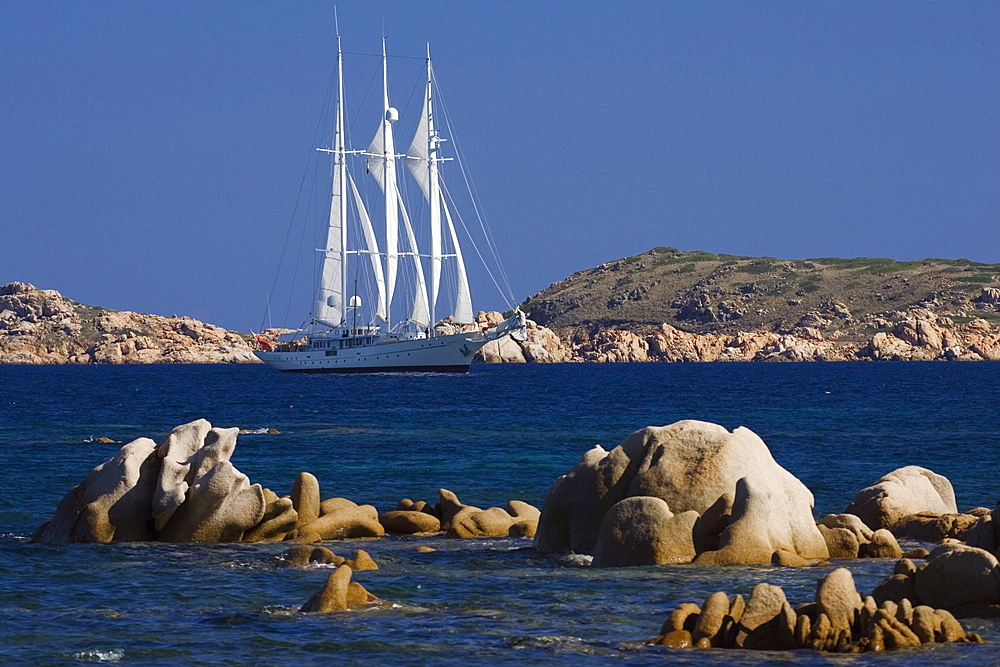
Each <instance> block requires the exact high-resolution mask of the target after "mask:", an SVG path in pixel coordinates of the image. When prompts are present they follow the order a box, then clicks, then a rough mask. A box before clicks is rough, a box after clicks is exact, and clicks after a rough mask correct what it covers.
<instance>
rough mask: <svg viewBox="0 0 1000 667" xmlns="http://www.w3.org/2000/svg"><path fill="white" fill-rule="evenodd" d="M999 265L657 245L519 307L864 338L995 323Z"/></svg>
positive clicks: (697, 328)
mask: <svg viewBox="0 0 1000 667" xmlns="http://www.w3.org/2000/svg"><path fill="white" fill-rule="evenodd" d="M998 297H1000V264H980V263H976V262H971V261H969V260H965V259H958V260H947V259H925V260H921V261H915V262H898V261H895V260H891V259H878V258H856V259H837V258H816V259H805V260H782V259H775V258H773V257H740V256H736V255H716V254H713V253H709V252H680V251H678V250H676V249H674V248H654V249H653V250H650V251H649V252H646V253H643V254H641V255H636V256H634V257H626V258H624V259H620V260H617V261H613V262H608V263H606V264H602V265H601V266H598V267H595V268H593V269H588V270H586V271H578V272H577V273H574V274H573V275H571V276H569V277H568V278H566V279H565V280H561V281H558V282H556V283H553V284H552V285H550V286H549V287H548V288H547V289H544V290H542V291H541V292H539V293H538V294H536V295H534V296H532V297H530V298H529V299H527V300H526V301H525V302H524V304H523V305H522V309H523V310H524V311H525V312H526V313H527V314H528V316H529V317H530V318H531V319H533V320H534V321H536V322H537V323H538V324H540V325H543V326H546V327H549V328H551V329H553V330H554V331H556V332H557V333H559V334H560V335H561V336H562V337H563V338H564V339H570V340H575V341H579V340H581V339H587V338H590V337H592V336H594V335H596V334H597V333H598V332H599V331H603V330H608V329H622V330H628V331H633V332H650V331H653V330H654V329H655V328H658V327H660V326H661V325H663V324H669V325H670V326H672V327H674V328H676V329H679V330H681V331H683V332H689V333H695V334H716V335H719V334H726V335H737V334H740V333H741V332H747V331H766V332H774V333H780V334H795V335H802V336H803V337H805V338H807V339H809V338H811V339H815V338H816V336H817V333H821V337H823V338H825V339H827V340H834V339H837V340H841V341H842V342H857V343H863V342H864V341H866V340H867V339H869V338H870V337H871V336H872V335H873V333H876V332H879V331H890V330H891V329H892V328H893V327H894V326H895V325H898V324H899V323H901V322H903V321H905V320H906V319H912V316H911V315H909V314H908V313H909V312H910V311H912V310H914V309H925V310H930V311H933V312H934V313H935V314H936V315H937V316H938V317H947V318H949V319H950V320H951V324H955V325H962V324H966V323H968V322H971V321H973V320H976V319H983V320H986V321H988V322H991V323H994V324H996V323H997V322H1000V314H998V313H997V308H998V300H1000V298H998Z"/></svg>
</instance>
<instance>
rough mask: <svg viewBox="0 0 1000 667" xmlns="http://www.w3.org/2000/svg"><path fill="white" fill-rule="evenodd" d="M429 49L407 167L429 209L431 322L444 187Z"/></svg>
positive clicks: (436, 289)
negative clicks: (440, 165) (425, 77)
mask: <svg viewBox="0 0 1000 667" xmlns="http://www.w3.org/2000/svg"><path fill="white" fill-rule="evenodd" d="M431 82H432V73H431V55H430V46H428V47H427V86H426V88H425V91H424V105H423V110H422V111H421V114H420V123H419V124H418V125H417V131H416V134H415V135H414V136H413V141H412V142H411V143H410V148H409V150H408V151H407V157H406V166H407V167H408V168H409V169H410V173H411V174H413V177H414V178H415V179H416V181H417V183H418V184H419V185H420V191H421V192H422V193H423V195H424V199H425V200H427V203H428V206H429V209H430V220H429V225H430V237H431V253H430V264H431V284H430V313H429V316H430V319H431V321H432V322H433V321H434V320H435V319H436V318H435V308H436V304H437V298H438V292H439V291H440V287H441V188H440V184H439V180H438V178H439V177H438V164H437V162H438V156H437V150H438V143H439V140H438V136H437V131H436V130H435V129H434V108H433V86H432V85H431Z"/></svg>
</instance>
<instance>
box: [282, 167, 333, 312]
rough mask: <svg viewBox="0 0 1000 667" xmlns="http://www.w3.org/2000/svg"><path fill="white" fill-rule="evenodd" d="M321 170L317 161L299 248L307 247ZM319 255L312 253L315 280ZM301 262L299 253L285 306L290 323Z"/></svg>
mask: <svg viewBox="0 0 1000 667" xmlns="http://www.w3.org/2000/svg"><path fill="white" fill-rule="evenodd" d="M319 168H320V167H319V160H317V161H316V162H315V167H314V168H313V178H312V185H311V187H310V188H309V197H308V198H307V199H306V211H305V214H304V216H303V217H304V218H305V222H304V223H303V224H302V235H301V237H300V238H299V247H300V248H303V247H305V242H306V229H307V228H308V226H309V225H308V224H306V223H307V222H308V221H309V216H310V212H311V211H312V203H313V201H315V199H316V181H317V180H318V178H319V177H318V176H317V172H318V171H319ZM314 233H315V232H314ZM316 245H317V244H313V247H314V248H315V247H316ZM324 245H325V243H324ZM318 254H319V253H316V252H313V253H312V255H313V260H312V265H313V277H314V278H315V275H316V255H318ZM301 261H302V253H301V252H299V253H297V254H296V255H295V267H294V269H293V270H292V282H291V286H290V287H289V299H288V304H287V305H286V306H285V319H284V321H285V322H288V314H289V311H290V310H291V307H292V299H291V295H292V292H294V290H295V280H296V278H298V275H299V264H300V263H301ZM313 308H315V304H313V307H312V308H310V309H309V313H310V315H315V313H314V312H312V310H313Z"/></svg>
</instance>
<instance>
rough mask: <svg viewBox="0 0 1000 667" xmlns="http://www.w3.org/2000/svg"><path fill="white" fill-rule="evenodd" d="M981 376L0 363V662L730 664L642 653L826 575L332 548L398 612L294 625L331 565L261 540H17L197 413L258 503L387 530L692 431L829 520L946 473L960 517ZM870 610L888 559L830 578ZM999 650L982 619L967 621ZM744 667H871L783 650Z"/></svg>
mask: <svg viewBox="0 0 1000 667" xmlns="http://www.w3.org/2000/svg"><path fill="white" fill-rule="evenodd" d="M998 401H1000V364H995V363H985V362H984V363H950V364H948V363H905V364H889V363H884V364H872V363H868V364H866V363H857V364H854V363H837V364H705V365H684V364H642V365H633V364H607V365H596V364H575V365H555V366H535V365H527V366H523V365H522V366H484V367H474V369H473V371H472V372H471V373H469V374H468V375H460V376H456V375H406V376H392V375H372V376H321V375H307V376H299V375H282V374H277V373H274V372H272V371H269V370H268V369H266V368H262V367H260V366H153V367H148V366H146V367H143V366H135V367H87V366H83V367H2V366H0V489H3V494H2V495H0V551H2V554H0V556H2V557H0V582H2V585H0V618H2V619H3V620H2V621H0V661H3V660H5V659H6V660H12V661H15V662H34V663H40V664H67V663H70V664H72V663H90V662H100V661H110V662H121V663H129V664H171V665H175V664H176V665H180V664H184V665H187V664H244V663H256V664H330V663H348V664H351V663H362V662H365V663H369V662H371V661H375V662H377V663H383V664H453V663H454V664H466V663H469V662H472V663H487V662H492V663H514V662H525V661H530V662H537V663H550V664H568V663H572V662H575V661H578V660H580V659H582V658H585V657H591V656H593V659H596V660H600V661H602V662H603V661H609V660H627V661H629V662H633V663H639V664H647V663H648V664H653V663H657V664H658V663H661V662H662V661H663V660H664V659H665V658H668V659H670V660H673V661H690V662H692V663H693V662H699V663H701V662H704V661H706V660H708V661H720V662H726V661H731V660H733V659H735V657H736V656H737V654H734V653H731V652H730V653H725V652H707V653H706V652H697V653H695V652H680V653H678V652H669V651H668V650H666V649H663V648H652V647H645V646H642V645H641V640H642V639H644V638H646V637H650V636H653V635H655V634H656V632H657V630H658V628H659V626H660V624H661V623H662V621H663V619H664V618H665V616H666V615H667V614H668V613H669V610H670V609H671V608H672V607H673V606H676V604H678V603H679V602H683V601H696V602H701V601H702V600H703V599H704V598H705V597H706V596H707V595H708V594H710V593H712V592H714V591H716V590H726V591H728V592H731V593H735V592H743V593H745V594H747V593H749V591H750V590H751V589H752V588H753V586H754V585H755V584H756V583H758V582H760V581H768V582H771V583H775V584H780V585H782V586H784V587H785V590H786V593H787V594H788V597H789V598H790V599H791V600H792V601H793V602H800V601H805V600H809V599H811V598H812V594H813V590H814V588H815V582H816V580H817V579H818V578H819V577H820V576H822V575H823V574H824V573H825V572H826V571H827V570H828V568H804V569H790V568H789V569H781V568H771V567H727V568H711V569H707V568H694V567H690V566H671V567H660V568H633V569H626V570H603V571H602V570H587V569H569V568H561V567H557V566H555V565H554V564H552V563H550V562H549V561H547V560H545V559H541V558H538V557H536V556H535V555H534V553H533V551H532V549H531V544H530V541H528V540H520V539H503V540H468V541H458V540H448V539H444V538H441V539H438V538H435V539H432V540H424V541H421V542H419V543H420V544H429V545H431V546H434V547H435V548H437V549H438V550H437V551H436V552H433V553H429V554H421V553H416V552H415V551H414V547H415V546H416V545H417V544H418V542H417V541H416V540H414V539H399V538H395V539H392V538H390V539H383V540H377V541H367V542H357V541H355V542H343V543H331V544H330V546H331V547H332V548H333V549H334V551H337V552H338V553H343V554H344V555H348V553H347V552H349V551H350V550H352V549H354V548H358V547H359V546H360V547H363V548H365V549H367V550H368V551H369V552H370V553H371V554H372V555H373V556H374V557H375V559H376V560H377V561H378V562H379V563H380V565H381V570H379V571H377V572H362V573H357V574H356V575H355V577H356V579H358V580H360V581H361V582H362V583H363V584H364V585H365V586H366V587H367V588H368V589H369V590H370V591H372V592H373V593H375V594H376V595H378V596H379V597H381V598H383V599H386V600H392V601H395V602H396V603H397V604H395V605H392V606H385V607H380V608H376V609H371V610H367V611H363V612H357V613H350V614H333V615H299V614H296V613H295V611H296V610H297V609H298V607H299V606H301V604H302V603H303V602H305V600H306V599H307V598H308V597H309V596H310V595H311V594H312V593H313V592H314V591H315V590H316V589H317V588H319V586H320V585H321V583H322V582H323V580H324V579H325V577H326V575H327V574H328V573H329V570H324V569H322V568H307V569H304V570H285V569H279V568H277V567H275V563H276V559H275V556H277V555H278V554H280V553H281V552H282V551H283V549H284V547H283V546H282V545H280V544H278V545H275V544H255V545H156V544H134V545H115V546H110V545H103V546H102V545H67V546H39V545H28V544H25V539H26V538H27V537H28V536H30V534H31V533H32V532H33V530H34V529H35V527H37V526H38V525H39V524H41V523H42V522H44V521H46V520H47V519H48V518H49V517H50V516H51V514H52V511H53V510H54V508H55V505H56V503H57V502H58V501H59V499H60V498H61V497H62V496H63V495H64V494H65V493H66V491H68V490H69V489H70V488H71V487H72V486H74V485H75V484H77V483H78V482H79V481H80V480H81V479H82V478H83V477H84V476H85V475H86V473H87V472H88V471H89V470H90V468H92V467H93V466H95V465H97V464H98V463H100V462H102V461H104V460H105V459H107V458H109V457H110V456H112V455H113V454H114V453H115V452H116V451H117V449H118V447H119V446H120V445H102V444H95V443H89V442H86V441H87V440H89V439H91V438H93V437H97V436H107V437H110V438H113V439H115V440H119V441H128V440H131V439H133V438H136V437H140V436H147V437H151V438H153V439H154V440H160V439H162V437H163V436H164V435H165V434H166V433H167V432H168V431H169V430H170V429H171V428H173V427H174V426H176V425H178V424H181V423H184V422H187V421H190V420H192V419H196V418H198V417H205V418H207V419H208V420H209V421H211V422H212V423H213V424H214V425H217V426H239V427H241V428H251V429H255V428H264V427H270V428H275V429H278V430H279V431H280V432H281V433H280V434H276V435H275V434H272V435H241V436H240V438H239V445H238V447H237V450H236V453H235V455H234V457H233V462H234V464H235V465H236V466H237V468H239V469H240V470H242V471H243V472H245V473H247V474H248V475H249V476H250V478H251V480H252V481H254V482H259V483H261V484H263V485H264V486H267V487H270V488H272V489H273V490H275V491H276V492H277V493H279V494H284V493H288V491H289V490H290V487H291V483H292V480H293V479H294V477H295V475H296V474H298V473H299V472H300V471H303V470H308V471H310V472H312V473H314V474H315V475H316V476H317V477H318V478H319V480H320V483H321V486H322V490H323V497H332V496H345V497H348V498H351V499H352V500H355V501H357V502H363V503H370V504H374V505H375V506H377V507H378V508H379V509H380V510H387V509H391V508H392V506H394V505H395V503H396V501H398V500H399V499H400V498H403V497H409V498H413V499H426V500H429V501H433V500H435V498H436V495H437V489H438V488H440V487H445V488H449V489H451V490H452V491H454V492H456V493H457V494H458V496H459V498H460V499H461V500H462V501H463V502H466V503H469V504H474V505H479V506H481V507H487V506H495V505H499V506H503V505H504V504H505V503H506V502H507V501H508V500H510V499H514V498H517V499H521V500H525V501H528V502H530V503H533V504H536V505H538V506H540V505H541V503H542V501H543V499H544V496H545V493H546V491H547V490H548V488H549V486H550V485H551V483H552V481H553V480H554V479H555V478H556V477H557V476H558V475H560V474H563V473H565V472H567V471H568V470H569V468H570V467H571V466H572V465H573V464H574V463H575V462H576V460H577V459H578V458H579V456H580V455H581V454H582V453H583V452H584V451H585V450H586V449H588V448H589V447H590V446H592V445H593V444H595V443H601V444H603V445H605V446H606V447H610V446H614V445H616V444H618V443H619V442H620V441H621V440H622V439H624V438H625V436H627V435H628V434H629V433H630V432H632V431H634V430H636V429H638V428H641V427H643V426H646V425H662V424H669V423H671V422H673V421H676V420H679V419H703V420H707V421H712V422H716V423H719V424H722V425H724V426H726V427H727V428H730V429H732V428H735V427H737V426H746V427H748V428H750V429H752V430H753V431H755V432H756V433H757V434H758V435H760V436H761V437H762V438H763V439H764V441H765V442H766V443H767V444H768V446H769V447H770V449H771V452H772V454H773V455H774V458H775V459H776V460H777V461H778V463H780V464H781V465H783V466H784V467H785V468H787V469H788V470H790V471H791V472H792V473H793V474H795V475H796V476H798V477H799V478H800V479H801V480H802V481H803V482H805V484H806V485H807V486H808V487H809V488H810V489H811V490H812V492H813V494H814V496H815V498H816V508H815V512H816V515H817V516H822V515H824V514H826V513H829V512H839V511H842V510H843V509H844V507H846V506H847V504H848V503H849V502H850V501H851V500H852V499H853V497H854V494H855V493H856V492H857V491H858V490H859V489H860V488H862V487H864V486H867V485H869V484H871V483H872V482H873V481H875V479H877V478H878V477H879V476H881V475H883V474H884V473H886V472H888V471H890V470H892V469H894V468H896V467H899V466H902V465H908V464H915V465H921V466H925V467H928V468H930V469H932V470H934V471H936V472H938V473H941V474H943V475H945V476H947V477H948V478H949V479H950V480H951V481H952V484H953V485H954V487H955V491H956V495H957V497H958V503H959V507H960V508H961V509H968V508H971V507H975V506H980V505H985V506H989V507H992V506H993V505H994V504H995V502H996V501H997V499H998V498H1000V485H998V484H997V482H996V481H995V480H996V477H995V473H994V471H995V470H997V467H998V463H1000V461H998V459H1000V447H998V446H997V445H998V443H1000V421H998V419H997V417H998V407H997V406H998ZM848 566H849V567H851V569H852V571H853V572H854V573H855V577H856V580H857V581H858V585H859V588H860V589H862V590H863V591H866V592H867V591H870V590H871V589H872V588H873V587H874V586H875V585H876V584H877V583H878V582H879V581H881V579H882V578H883V577H885V576H886V575H888V574H889V573H891V570H892V562H891V561H854V562H849V563H848ZM966 625H967V626H969V627H970V628H971V629H974V630H976V631H978V632H981V633H982V634H984V636H986V637H987V638H988V639H991V640H994V641H998V642H1000V623H997V622H995V621H973V622H969V623H966ZM740 658H741V659H745V660H751V661H768V660H771V661H773V660H795V661H799V662H801V661H807V662H812V663H826V662H830V663H837V664H842V663H844V662H854V663H857V664H870V662H871V660H872V658H871V657H870V656H866V657H864V658H863V659H862V658H853V659H852V658H845V657H843V656H839V657H832V656H821V655H818V654H813V653H808V652H799V653H796V654H789V655H784V656H782V655H779V654H754V655H750V656H747V655H740ZM931 661H933V662H942V661H943V662H945V663H953V664H967V663H969V662H974V663H985V662H998V661H1000V649H998V648H994V647H993V646H991V645H987V646H985V647H983V646H947V647H939V648H934V649H921V650H918V651H908V652H904V653H902V654H898V655H896V656H889V657H882V656H880V657H878V658H877V662H880V663H881V662H886V663H900V664H902V662H906V663H907V664H910V663H913V662H926V663H930V662H931Z"/></svg>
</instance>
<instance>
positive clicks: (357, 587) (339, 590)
mask: <svg viewBox="0 0 1000 667" xmlns="http://www.w3.org/2000/svg"><path fill="white" fill-rule="evenodd" d="M352 574H353V572H352V570H351V567H350V566H349V565H341V566H340V567H338V568H337V569H336V570H334V571H333V573H332V574H330V576H329V577H327V579H326V583H324V584H323V587H322V588H320V589H319V590H318V591H316V593H314V594H313V596H312V597H311V598H309V600H307V601H306V603H305V604H304V605H302V608H301V609H300V610H299V611H300V612H302V613H329V612H333V611H348V610H349V609H360V608H362V607H365V606H367V605H368V604H370V603H372V602H378V598H377V597H375V596H374V595H372V594H371V593H369V592H368V591H367V590H365V588H364V587H363V586H362V585H361V584H359V583H357V582H355V581H351V575H352Z"/></svg>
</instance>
